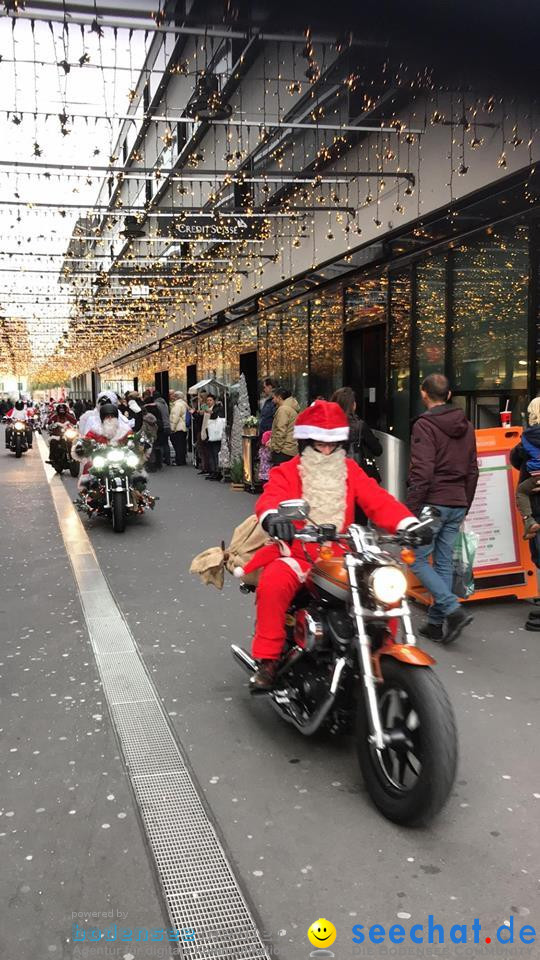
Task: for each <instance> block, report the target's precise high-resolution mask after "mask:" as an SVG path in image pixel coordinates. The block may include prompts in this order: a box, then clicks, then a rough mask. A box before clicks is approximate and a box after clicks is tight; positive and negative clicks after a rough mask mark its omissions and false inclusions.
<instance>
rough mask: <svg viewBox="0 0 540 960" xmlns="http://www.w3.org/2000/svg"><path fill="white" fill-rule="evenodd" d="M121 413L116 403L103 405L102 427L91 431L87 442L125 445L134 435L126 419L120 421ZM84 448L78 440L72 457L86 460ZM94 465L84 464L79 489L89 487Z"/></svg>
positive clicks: (100, 415)
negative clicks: (91, 469) (91, 470)
mask: <svg viewBox="0 0 540 960" xmlns="http://www.w3.org/2000/svg"><path fill="white" fill-rule="evenodd" d="M121 416H122V415H121V413H120V412H119V410H118V407H116V406H115V405H114V403H102V404H101V405H100V407H99V422H100V426H99V428H97V429H92V430H89V431H88V433H87V434H86V436H85V438H84V439H85V440H93V441H94V442H95V443H101V444H104V445H106V444H109V443H112V444H117V443H124V442H125V441H126V440H127V438H128V437H129V436H131V434H132V430H131V426H130V425H129V422H127V426H126V420H125V417H122V421H123V422H121V420H120V417H121ZM83 447H84V444H82V443H81V441H80V440H77V441H76V442H75V443H74V445H73V450H72V455H73V457H74V458H75V459H77V460H83V461H84V460H85V457H84V454H81V451H82V449H83ZM91 465H92V461H91V460H86V461H85V462H84V466H83V470H82V475H81V477H80V479H79V487H84V486H87V484H88V479H89V477H88V471H89V470H90V467H91Z"/></svg>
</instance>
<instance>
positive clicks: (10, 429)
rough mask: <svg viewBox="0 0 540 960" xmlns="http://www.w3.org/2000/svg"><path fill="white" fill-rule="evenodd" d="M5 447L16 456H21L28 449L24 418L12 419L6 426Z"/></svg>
mask: <svg viewBox="0 0 540 960" xmlns="http://www.w3.org/2000/svg"><path fill="white" fill-rule="evenodd" d="M6 447H7V448H8V450H11V452H12V453H14V454H15V456H16V458H17V459H19V458H20V457H22V455H23V453H26V451H27V450H28V436H27V433H26V421H25V420H12V421H11V423H9V422H8V426H7V427H6Z"/></svg>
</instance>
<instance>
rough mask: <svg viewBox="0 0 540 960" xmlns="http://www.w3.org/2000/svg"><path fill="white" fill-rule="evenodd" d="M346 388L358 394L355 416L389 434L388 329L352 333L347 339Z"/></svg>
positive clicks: (357, 330)
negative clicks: (387, 383) (387, 413)
mask: <svg viewBox="0 0 540 960" xmlns="http://www.w3.org/2000/svg"><path fill="white" fill-rule="evenodd" d="M343 367H344V373H345V377H344V384H345V386H348V387H352V388H353V390H354V392H355V393H356V404H357V407H356V412H357V414H358V416H359V417H360V418H361V419H362V420H365V421H366V423H367V424H368V426H370V427H373V428H374V429H376V430H386V326H385V325H384V324H379V325H377V326H373V327H360V328H358V329H356V330H349V331H347V332H346V333H345V338H344V364H343Z"/></svg>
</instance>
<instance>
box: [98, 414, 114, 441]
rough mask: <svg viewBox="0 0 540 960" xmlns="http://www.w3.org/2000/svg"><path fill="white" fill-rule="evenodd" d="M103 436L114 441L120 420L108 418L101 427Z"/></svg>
mask: <svg viewBox="0 0 540 960" xmlns="http://www.w3.org/2000/svg"><path fill="white" fill-rule="evenodd" d="M101 429H102V430H103V436H104V437H107V439H108V440H113V439H114V437H115V436H116V434H117V432H118V420H117V419H116V418H115V417H107V419H106V420H104V421H103V423H102V425H101Z"/></svg>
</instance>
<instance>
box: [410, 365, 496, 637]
mask: <svg viewBox="0 0 540 960" xmlns="http://www.w3.org/2000/svg"><path fill="white" fill-rule="evenodd" d="M420 392H421V395H422V400H423V402H424V405H425V406H426V407H427V411H426V413H423V414H422V415H421V416H420V417H418V419H417V420H416V421H415V423H414V425H413V429H412V436H411V462H410V466H409V479H408V494H407V501H406V502H407V506H408V508H409V510H411V512H412V513H415V514H416V515H417V516H419V514H420V512H421V510H422V507H424V506H426V505H428V504H429V505H432V506H434V507H436V508H437V510H438V511H439V513H440V520H439V521H438V523H439V529H438V530H437V532H436V533H435V535H434V538H433V543H431V544H429V545H427V546H425V547H420V548H419V549H417V550H416V560H415V562H414V564H413V566H412V569H413V571H414V573H415V574H416V576H417V577H418V579H419V580H420V581H421V582H422V583H423V585H424V586H425V588H426V589H427V590H428V591H429V593H430V594H431V596H432V597H433V603H432V606H431V607H430V608H429V614H428V620H427V623H426V624H424V625H423V626H422V627H420V631H419V632H420V633H421V634H422V636H425V637H429V639H431V640H440V641H442V642H443V643H451V642H452V641H453V640H455V639H456V637H458V636H459V634H460V633H461V631H462V630H463V628H464V627H466V626H467V624H469V623H471V622H472V619H473V618H472V616H471V614H470V613H469V608H467V609H466V610H465V609H463V608H462V607H460V605H459V602H458V599H457V597H456V596H455V594H453V593H452V579H453V567H452V554H453V551H454V545H455V542H456V538H457V535H458V533H459V528H460V526H461V523H462V521H463V519H464V517H465V516H466V514H467V513H468V511H469V509H470V506H471V504H472V502H473V499H474V494H475V490H476V484H477V482H478V462H477V456H476V440H475V436H474V430H473V427H472V424H471V423H469V421H468V420H467V418H466V416H465V414H464V413H463V411H462V410H460V409H459V407H454V406H453V405H452V404H451V403H450V398H451V392H450V384H449V383H448V380H447V379H446V377H445V376H443V375H442V374H440V373H432V374H431V375H430V376H429V377H426V379H425V380H424V382H423V384H422V387H421V391H420ZM431 554H432V560H433V565H431V564H430V563H429V562H428V559H429V556H430V555H431Z"/></svg>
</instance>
